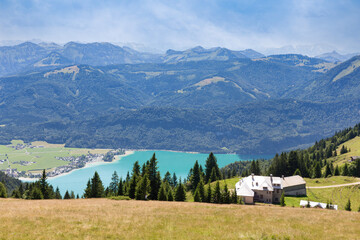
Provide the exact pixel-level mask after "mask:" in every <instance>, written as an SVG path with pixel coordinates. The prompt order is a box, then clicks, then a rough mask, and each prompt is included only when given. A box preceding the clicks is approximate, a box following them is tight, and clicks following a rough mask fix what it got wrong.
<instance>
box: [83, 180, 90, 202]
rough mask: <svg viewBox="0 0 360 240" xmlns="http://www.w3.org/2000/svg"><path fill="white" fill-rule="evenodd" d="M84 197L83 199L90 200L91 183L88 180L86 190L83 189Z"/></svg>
mask: <svg viewBox="0 0 360 240" xmlns="http://www.w3.org/2000/svg"><path fill="white" fill-rule="evenodd" d="M84 197H85V198H91V181H90V179H89V181H88V182H87V184H86V188H85V192H84Z"/></svg>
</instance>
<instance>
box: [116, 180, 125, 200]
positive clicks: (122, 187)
mask: <svg viewBox="0 0 360 240" xmlns="http://www.w3.org/2000/svg"><path fill="white" fill-rule="evenodd" d="M117 195H118V196H123V195H124V183H123V180H122V178H120V180H119V185H118V192H117Z"/></svg>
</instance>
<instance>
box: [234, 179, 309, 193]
mask: <svg viewBox="0 0 360 240" xmlns="http://www.w3.org/2000/svg"><path fill="white" fill-rule="evenodd" d="M302 184H306V182H305V180H304V179H303V178H302V177H301V176H298V175H296V176H290V177H285V178H280V177H272V176H257V175H250V176H248V177H245V178H243V179H240V180H239V181H238V182H237V183H236V184H235V188H236V193H237V195H238V196H250V197H253V196H254V190H261V191H271V192H272V191H274V189H283V188H284V187H291V186H296V185H302Z"/></svg>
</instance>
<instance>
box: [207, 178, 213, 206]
mask: <svg viewBox="0 0 360 240" xmlns="http://www.w3.org/2000/svg"><path fill="white" fill-rule="evenodd" d="M206 202H207V203H211V202H212V192H211V185H210V182H209V184H208V188H207V192H206Z"/></svg>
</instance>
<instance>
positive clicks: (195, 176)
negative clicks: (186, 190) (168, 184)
mask: <svg viewBox="0 0 360 240" xmlns="http://www.w3.org/2000/svg"><path fill="white" fill-rule="evenodd" d="M200 178H201V172H200V167H199V163H198V161H197V160H196V162H195V164H194V167H193V171H192V175H191V178H190V183H191V184H190V189H191V190H192V192H193V193H194V191H195V189H196V188H197V186H198V183H199V182H200Z"/></svg>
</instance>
